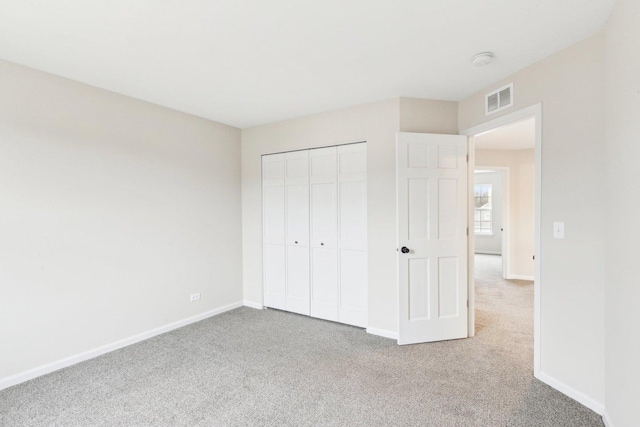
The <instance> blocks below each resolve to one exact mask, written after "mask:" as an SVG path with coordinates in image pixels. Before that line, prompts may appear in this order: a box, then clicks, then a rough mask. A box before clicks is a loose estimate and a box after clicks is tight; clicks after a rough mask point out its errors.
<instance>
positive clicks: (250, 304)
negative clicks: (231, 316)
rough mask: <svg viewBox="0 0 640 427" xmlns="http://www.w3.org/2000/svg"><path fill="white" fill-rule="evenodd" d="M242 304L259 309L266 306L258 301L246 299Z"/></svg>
mask: <svg viewBox="0 0 640 427" xmlns="http://www.w3.org/2000/svg"><path fill="white" fill-rule="evenodd" d="M242 305H244V306H245V307H250V308H256V309H258V310H262V309H264V306H263V305H262V304H258V303H257V302H253V301H247V300H244V301H242Z"/></svg>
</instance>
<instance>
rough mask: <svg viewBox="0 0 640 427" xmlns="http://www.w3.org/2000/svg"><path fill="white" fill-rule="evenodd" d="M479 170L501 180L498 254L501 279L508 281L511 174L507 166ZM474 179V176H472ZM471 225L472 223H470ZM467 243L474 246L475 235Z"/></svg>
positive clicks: (471, 229)
mask: <svg viewBox="0 0 640 427" xmlns="http://www.w3.org/2000/svg"><path fill="white" fill-rule="evenodd" d="M479 167H480V168H481V169H483V170H488V171H491V172H496V173H499V174H500V180H501V185H502V200H501V203H502V212H500V214H501V215H502V225H501V227H500V228H501V229H502V230H503V231H501V235H500V252H501V257H502V278H503V279H508V278H509V274H510V271H509V258H510V257H509V248H510V246H509V236H510V228H509V220H510V218H511V217H510V215H511V206H510V205H509V203H510V202H511V201H510V198H509V191H510V190H509V189H510V187H509V174H510V173H511V168H510V167H508V166H479ZM474 173H475V167H474ZM474 178H475V176H474ZM471 201H472V202H474V204H475V200H473V198H471ZM471 223H472V224H471V225H473V221H472V222H471ZM472 231H474V230H473V228H469V233H470V234H471V232H472ZM469 242H473V243H474V244H475V233H474V236H473V239H469ZM473 249H474V254H475V248H473Z"/></svg>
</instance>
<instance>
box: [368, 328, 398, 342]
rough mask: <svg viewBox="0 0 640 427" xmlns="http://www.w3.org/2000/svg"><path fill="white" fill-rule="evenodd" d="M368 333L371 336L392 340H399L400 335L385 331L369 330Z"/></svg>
mask: <svg viewBox="0 0 640 427" xmlns="http://www.w3.org/2000/svg"><path fill="white" fill-rule="evenodd" d="M367 333H368V334H371V335H377V336H379V337H385V338H391V339H392V340H397V339H398V333H397V332H392V331H387V330H384V329H376V328H367Z"/></svg>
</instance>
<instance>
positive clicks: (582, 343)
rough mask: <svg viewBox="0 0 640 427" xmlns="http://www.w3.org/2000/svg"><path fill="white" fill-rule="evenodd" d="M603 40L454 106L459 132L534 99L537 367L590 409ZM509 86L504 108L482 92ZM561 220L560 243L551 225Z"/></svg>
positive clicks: (598, 261)
mask: <svg viewBox="0 0 640 427" xmlns="http://www.w3.org/2000/svg"><path fill="white" fill-rule="evenodd" d="M603 54H604V37H603V35H602V34H598V35H596V36H593V37H591V38H588V39H586V40H584V41H582V42H580V43H577V44H575V45H573V46H571V47H569V48H568V49H565V50H563V51H561V52H559V53H557V54H555V55H552V56H550V57H548V58H546V59H544V60H542V61H540V62H538V63H536V64H534V65H532V66H530V67H527V68H526V69H524V70H522V71H520V72H518V73H516V74H514V75H512V76H510V77H509V78H506V79H504V80H502V81H499V82H496V84H495V85H492V86H491V87H488V88H486V89H485V90H483V91H481V92H478V93H477V94H475V95H473V96H471V97H469V98H467V99H465V100H463V101H461V102H460V104H459V111H458V114H459V116H458V120H459V127H460V130H465V129H469V128H471V127H473V126H476V125H478V124H480V123H483V122H486V121H489V120H492V119H495V118H496V117H499V116H502V115H505V114H508V113H510V112H512V111H515V110H518V109H522V108H524V107H527V106H531V105H535V104H537V103H542V116H543V117H542V152H541V153H542V187H541V193H542V200H541V209H542V213H541V227H542V229H541V234H542V235H541V250H542V254H540V255H541V257H540V263H541V277H540V284H541V292H540V296H541V307H542V308H541V310H542V311H541V342H540V345H541V371H542V375H544V376H545V378H546V379H547V380H550V381H553V382H554V384H556V386H560V387H562V388H563V389H564V390H567V391H569V392H570V393H571V394H572V395H573V396H574V397H576V398H578V399H580V400H581V401H582V402H583V403H587V404H588V405H590V406H591V407H592V408H595V409H598V410H601V409H602V404H603V403H604V315H603V313H604V256H605V250H604V221H605V216H604V203H603V201H602V197H603V195H604V182H603V181H604V180H603V174H604V170H605V169H604V164H603V161H602V159H603V152H604V150H603V144H602V141H603V138H604V133H603V128H604V108H603V103H604V90H603V85H604V63H603ZM509 82H513V83H514V100H515V105H514V107H513V108H510V109H507V110H504V111H502V112H499V113H496V114H493V115H491V116H488V117H487V116H485V114H484V95H485V93H487V92H488V91H491V90H494V89H497V88H499V87H501V86H503V85H505V84H507V83H509ZM554 221H564V222H565V224H566V229H565V235H566V238H565V239H564V240H558V239H554V238H553V222H554Z"/></svg>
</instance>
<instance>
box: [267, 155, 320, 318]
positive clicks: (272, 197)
mask: <svg viewBox="0 0 640 427" xmlns="http://www.w3.org/2000/svg"><path fill="white" fill-rule="evenodd" d="M262 185H263V190H262V191H263V222H264V225H263V228H264V230H263V231H264V232H263V259H264V261H263V264H264V267H263V269H264V303H265V306H267V307H273V308H277V309H281V310H287V311H292V312H295V313H300V314H309V152H308V151H306V150H305V151H296V152H292V153H284V154H275V155H270V156H264V157H263V159H262Z"/></svg>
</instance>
